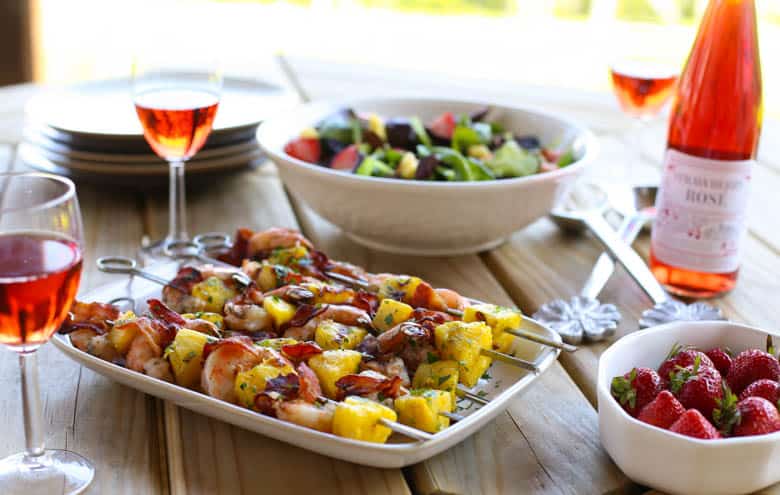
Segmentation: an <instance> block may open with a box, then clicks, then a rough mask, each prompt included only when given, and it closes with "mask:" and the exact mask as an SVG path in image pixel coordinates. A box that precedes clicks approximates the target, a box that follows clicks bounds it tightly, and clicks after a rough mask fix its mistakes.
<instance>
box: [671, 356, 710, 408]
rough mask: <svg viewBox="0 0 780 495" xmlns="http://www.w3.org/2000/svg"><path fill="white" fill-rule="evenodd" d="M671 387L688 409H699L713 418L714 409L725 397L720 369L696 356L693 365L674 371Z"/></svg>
mask: <svg viewBox="0 0 780 495" xmlns="http://www.w3.org/2000/svg"><path fill="white" fill-rule="evenodd" d="M669 387H670V389H671V391H672V393H673V394H674V395H675V396H676V397H677V399H678V400H679V401H680V403H681V404H682V405H683V406H685V408H686V409H697V410H698V411H699V412H701V413H702V414H703V415H704V416H705V417H707V418H712V411H713V410H715V408H716V407H718V405H719V404H720V400H721V399H722V398H723V379H722V378H721V376H720V373H718V370H716V369H715V368H712V367H710V366H703V365H702V364H701V357H700V356H696V360H695V361H694V363H693V365H691V366H686V367H684V368H679V367H678V368H677V371H675V372H672V375H671V380H670V382H669Z"/></svg>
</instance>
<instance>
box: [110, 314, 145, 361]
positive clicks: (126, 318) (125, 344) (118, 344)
mask: <svg viewBox="0 0 780 495" xmlns="http://www.w3.org/2000/svg"><path fill="white" fill-rule="evenodd" d="M135 318H136V316H135V313H133V312H132V311H125V312H124V313H122V314H121V315H119V318H118V319H117V320H116V321H115V322H114V326H113V327H111V330H110V331H109V332H108V340H110V341H111V343H112V344H113V345H114V348H115V349H116V351H117V352H118V353H119V354H121V355H123V356H124V355H125V354H127V351H128V350H130V344H132V343H133V339H135V338H136V336H137V335H138V327H136V326H135V325H134V324H133V323H132V321H133V320H135Z"/></svg>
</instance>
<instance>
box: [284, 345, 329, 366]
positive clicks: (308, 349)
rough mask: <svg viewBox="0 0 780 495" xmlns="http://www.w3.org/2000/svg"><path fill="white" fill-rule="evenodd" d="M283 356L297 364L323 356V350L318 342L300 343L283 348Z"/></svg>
mask: <svg viewBox="0 0 780 495" xmlns="http://www.w3.org/2000/svg"><path fill="white" fill-rule="evenodd" d="M282 354H284V355H285V356H286V357H288V358H290V359H292V360H293V361H296V362H301V361H306V360H307V359H309V358H310V357H313V356H316V355H317V354H322V348H321V347H320V346H319V345H317V343H316V342H298V343H297V344H288V345H283V346H282Z"/></svg>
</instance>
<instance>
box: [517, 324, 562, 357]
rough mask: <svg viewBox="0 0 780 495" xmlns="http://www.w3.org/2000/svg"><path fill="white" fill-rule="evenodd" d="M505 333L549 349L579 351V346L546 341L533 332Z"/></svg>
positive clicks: (518, 329)
mask: <svg viewBox="0 0 780 495" xmlns="http://www.w3.org/2000/svg"><path fill="white" fill-rule="evenodd" d="M504 331H505V332H506V333H508V334H509V335H514V336H515V337H519V338H521V339H525V340H530V341H533V342H536V343H537V344H543V345H546V346H549V347H554V348H555V349H560V350H562V351H566V352H575V351H576V350H577V346H573V345H571V344H566V343H561V342H556V341H554V340H550V339H546V338H544V337H542V336H541V335H537V334H535V333H533V332H529V331H528V330H523V329H521V328H507V329H506V330H504Z"/></svg>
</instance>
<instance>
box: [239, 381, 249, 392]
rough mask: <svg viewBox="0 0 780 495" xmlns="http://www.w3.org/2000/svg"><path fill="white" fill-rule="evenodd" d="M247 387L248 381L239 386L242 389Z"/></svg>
mask: <svg viewBox="0 0 780 495" xmlns="http://www.w3.org/2000/svg"><path fill="white" fill-rule="evenodd" d="M246 387H247V383H246V382H241V385H239V386H238V388H240V389H241V390H246Z"/></svg>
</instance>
